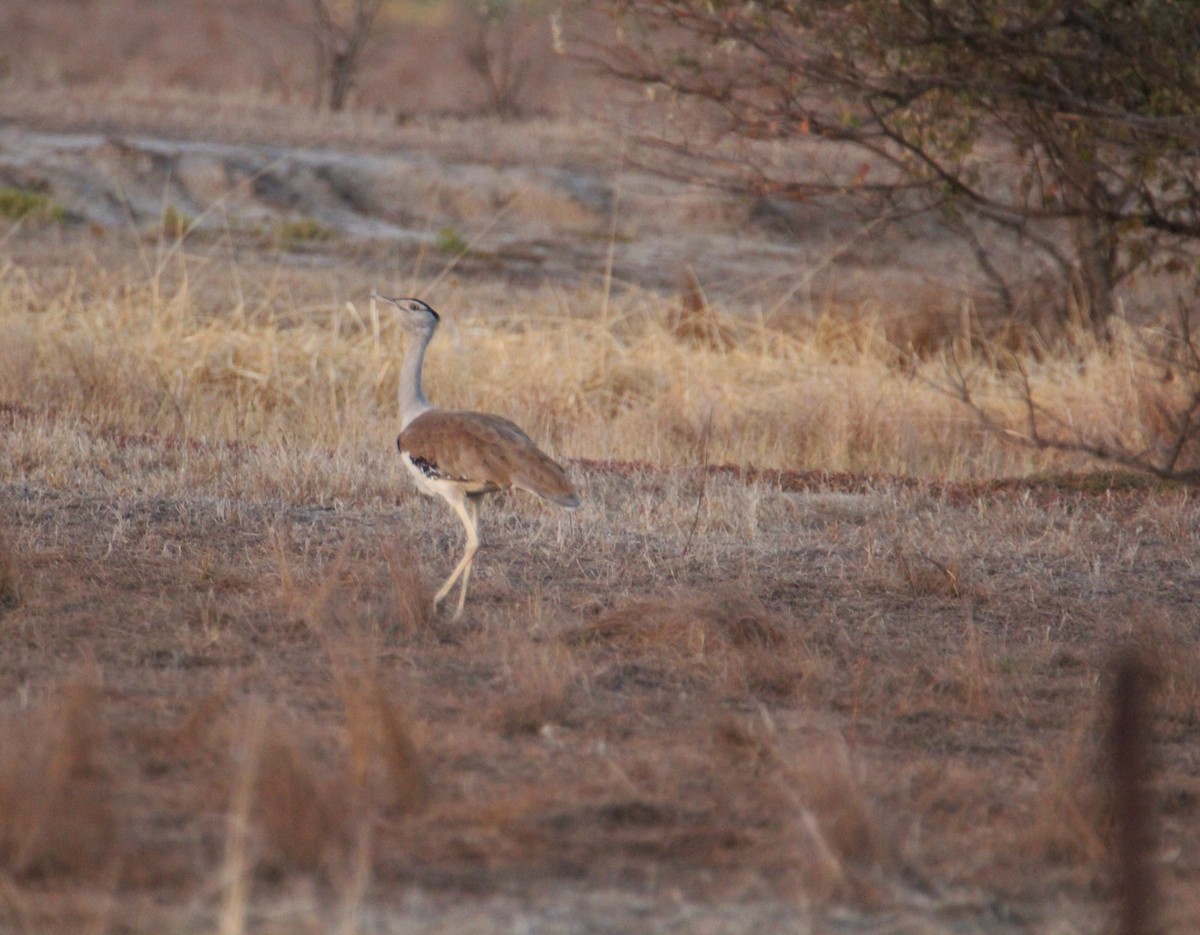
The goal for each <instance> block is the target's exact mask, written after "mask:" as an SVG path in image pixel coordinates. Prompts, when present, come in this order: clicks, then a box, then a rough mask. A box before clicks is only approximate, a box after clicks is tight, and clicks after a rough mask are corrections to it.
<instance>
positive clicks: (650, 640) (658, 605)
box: [569, 593, 787, 662]
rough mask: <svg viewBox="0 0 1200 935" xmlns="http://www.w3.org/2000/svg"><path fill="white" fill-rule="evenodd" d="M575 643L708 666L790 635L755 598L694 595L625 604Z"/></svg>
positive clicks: (782, 641)
mask: <svg viewBox="0 0 1200 935" xmlns="http://www.w3.org/2000/svg"><path fill="white" fill-rule="evenodd" d="M569 639H571V640H572V641H578V642H583V643H607V644H611V645H614V646H624V647H629V648H633V649H638V650H648V649H651V650H652V649H660V650H666V651H668V652H670V653H672V654H675V653H677V654H679V655H681V656H684V657H688V658H690V659H692V660H693V661H696V662H704V661H706V660H707V659H708V658H709V657H710V656H711V655H712V654H714V653H716V654H723V653H724V652H727V651H728V650H730V649H736V650H745V649H753V648H762V649H778V648H780V647H782V646H783V645H784V644H785V643H786V642H787V634H786V632H785V631H784V629H783V627H782V625H781V624H780V623H779V621H778V620H776V619H775V618H774V616H772V614H771V613H770V612H769V611H768V610H767V609H766V608H765V607H764V606H763V605H762V603H761V602H759V601H757V600H755V599H754V598H750V597H744V596H739V595H730V594H724V593H722V594H714V593H694V594H683V595H680V596H678V597H676V598H644V599H641V600H634V601H632V602H629V603H626V604H622V605H620V606H617V607H615V608H613V609H612V610H609V611H606V612H605V613H603V614H601V615H600V616H599V617H598V618H597V619H596V620H594V621H592V622H590V623H588V624H586V625H585V626H584V627H582V628H580V629H579V630H576V631H574V632H573V633H572V634H571V635H570V637H569Z"/></svg>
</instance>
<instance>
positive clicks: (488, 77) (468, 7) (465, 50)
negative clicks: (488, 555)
mask: <svg viewBox="0 0 1200 935" xmlns="http://www.w3.org/2000/svg"><path fill="white" fill-rule="evenodd" d="M458 12H459V19H460V21H461V22H462V23H463V32H464V33H465V35H464V38H463V40H462V55H463V59H464V61H465V62H466V64H467V67H468V69H470V71H471V73H472V74H473V75H474V76H475V77H476V78H477V79H478V81H479V83H480V84H481V85H482V87H483V92H484V99H485V110H486V112H487V113H489V114H493V115H495V116H497V117H500V118H501V119H504V120H511V119H513V118H515V117H520V116H522V115H523V114H524V112H525V108H526V105H525V98H526V95H527V92H528V91H529V88H530V82H531V81H532V79H533V78H534V77H535V76H536V74H537V73H538V71H539V69H540V68H541V67H543V65H544V59H545V57H546V55H547V53H548V39H549V29H548V27H547V22H546V16H545V15H544V14H543V13H542V11H541V10H540V9H539V4H537V3H536V2H531V0H459V3H458Z"/></svg>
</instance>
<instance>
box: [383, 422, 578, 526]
mask: <svg viewBox="0 0 1200 935" xmlns="http://www.w3.org/2000/svg"><path fill="white" fill-rule="evenodd" d="M396 443H397V445H398V446H399V447H400V450H401V451H403V452H405V453H406V454H408V455H409V457H411V458H412V459H413V460H414V461H421V462H424V463H425V464H427V465H429V466H430V467H431V468H432V469H433V470H434V471H436V473H437V475H438V476H440V477H443V478H446V479H449V480H454V481H457V482H460V483H462V484H464V485H465V486H469V487H470V489H471V490H472V491H473V492H479V493H483V492H485V491H490V490H497V489H500V488H503V487H519V488H521V489H522V490H527V491H529V492H530V493H533V494H537V495H538V496H539V497H545V498H546V499H547V500H551V501H553V502H555V503H558V504H560V505H562V506H566V507H575V506H578V505H579V495H578V494H577V493H576V492H575V489H574V488H573V487H572V486H571V482H570V481H569V480H567V476H566V474H565V473H564V472H563V469H562V468H561V467H559V466H558V465H557V464H556V463H555V462H554V461H553V460H552V459H551V458H550V457H549V456H548V455H546V454H545V453H544V452H543V451H541V450H540V449H539V448H538V447H537V445H535V444H534V443H533V440H532V439H530V437H529V436H528V435H526V434H525V433H524V432H523V431H521V429H520V427H518V426H517V425H515V424H514V423H512V422H510V421H509V420H508V419H504V418H502V417H500V416H493V415H489V414H487V413H482V412H456V411H447V410H437V409H435V410H431V411H429V412H426V413H424V414H422V415H420V416H418V417H417V418H416V419H414V420H413V421H412V422H411V423H409V425H408V426H407V427H406V428H405V429H404V431H403V432H401V433H400V437H399V438H398V439H397V440H396Z"/></svg>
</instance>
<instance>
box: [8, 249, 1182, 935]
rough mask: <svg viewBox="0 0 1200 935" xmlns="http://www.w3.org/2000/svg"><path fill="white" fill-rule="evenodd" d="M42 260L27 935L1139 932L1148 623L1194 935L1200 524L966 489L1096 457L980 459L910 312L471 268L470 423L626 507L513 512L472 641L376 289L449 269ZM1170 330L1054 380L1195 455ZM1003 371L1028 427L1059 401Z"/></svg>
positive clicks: (24, 763) (1067, 491)
mask: <svg viewBox="0 0 1200 935" xmlns="http://www.w3.org/2000/svg"><path fill="white" fill-rule="evenodd" d="M22 238H25V239H19V241H16V246H17V247H18V248H19V249H17V250H15V251H14V256H13V258H12V260H11V261H10V262H8V263H7V265H5V266H4V267H3V268H0V516H2V517H3V520H2V522H0V607H2V614H0V702H2V704H3V707H2V711H0V809H2V810H3V812H4V816H5V820H4V821H3V822H0V927H2V928H5V930H8V929H9V928H12V929H13V930H20V929H21V927H24V929H26V930H30V931H34V930H36V931H82V930H93V931H105V930H112V929H116V928H120V929H122V930H125V931H130V932H142V931H145V932H163V931H166V932H170V931H193V930H197V931H198V930H203V931H214V930H215V931H222V932H228V933H231V935H233V933H240V932H246V931H281V930H286V931H313V932H318V931H322V932H323V931H344V932H354V931H360V930H374V929H375V928H380V929H382V928H388V929H389V930H390V929H391V928H396V929H400V928H403V927H405V926H409V927H412V928H414V929H420V930H427V931H434V932H436V931H446V932H450V931H467V930H478V931H484V932H487V931H495V930H497V929H498V928H501V927H503V926H504V925H506V924H507V921H506V920H511V921H512V922H513V927H519V926H526V927H528V928H530V929H531V930H536V929H540V928H545V927H547V926H548V925H553V924H558V922H560V921H561V919H562V918H571V919H573V920H579V927H580V928H581V930H583V931H605V930H611V929H612V928H613V927H614V925H617V924H618V923H619V924H620V926H621V927H622V928H623V929H627V930H630V931H639V930H642V931H644V930H651V929H654V928H669V927H670V925H671V924H674V925H675V927H676V928H678V929H679V930H693V929H695V928H697V926H698V925H699V924H700V922H703V924H709V922H712V920H714V919H715V920H717V921H716V922H712V924H713V925H714V926H719V927H723V928H724V929H727V930H730V931H747V930H760V931H775V930H781V929H787V928H788V927H789V926H790V927H791V928H795V929H799V930H808V929H813V928H818V929H819V928H821V927H822V926H824V927H830V926H833V927H838V926H842V925H844V924H852V925H855V926H858V927H859V929H861V930H862V931H865V932H870V931H883V930H888V929H889V927H890V929H896V928H900V927H905V926H907V927H906V928H905V930H912V931H945V930H949V929H955V930H958V929H962V930H972V931H974V930H988V931H1019V930H1026V929H1029V928H1038V929H1045V930H1051V929H1056V928H1062V929H1063V930H1066V929H1067V928H1071V927H1073V928H1074V929H1076V930H1084V929H1093V928H1096V927H1098V925H1097V920H1098V919H1099V918H1101V917H1102V916H1103V915H1104V913H1105V911H1106V905H1107V903H1106V899H1107V891H1106V880H1107V860H1108V857H1109V853H1108V849H1109V840H1108V832H1107V829H1106V827H1105V824H1104V822H1105V819H1104V816H1103V814H1102V810H1101V807H1100V804H1099V803H1101V802H1102V799H1103V792H1104V790H1103V788H1102V782H1101V780H1100V779H1099V778H1098V776H1099V774H1100V770H1099V767H1098V765H1097V753H1096V750H1097V749H1098V738H1099V736H1100V730H1101V727H1100V725H1101V724H1102V721H1103V712H1102V709H1101V705H1102V697H1103V695H1102V689H1103V681H1104V673H1105V671H1106V666H1107V662H1108V657H1109V648H1110V647H1111V646H1113V645H1118V644H1123V643H1125V642H1128V641H1129V640H1131V639H1134V640H1135V641H1136V642H1139V643H1140V644H1141V645H1143V646H1145V647H1147V650H1148V656H1149V657H1150V658H1151V659H1152V660H1153V666H1154V668H1155V669H1156V670H1157V672H1158V676H1159V682H1158V686H1157V689H1156V691H1157V695H1156V698H1157V699H1158V700H1157V704H1158V709H1157V710H1158V721H1157V722H1156V750H1157V756H1158V758H1159V760H1158V762H1159V770H1160V772H1159V775H1158V779H1157V785H1156V790H1157V793H1158V794H1159V795H1160V796H1161V799H1160V805H1161V807H1160V809H1159V811H1160V817H1161V819H1162V822H1163V828H1162V842H1163V849H1162V858H1161V864H1162V868H1161V869H1162V873H1163V876H1164V892H1165V895H1166V898H1167V899H1169V900H1170V902H1171V905H1172V907H1173V908H1172V916H1171V919H1172V924H1174V925H1175V926H1176V928H1177V930H1178V931H1180V932H1182V931H1188V930H1190V929H1192V928H1195V925H1196V921H1197V918H1198V916H1197V912H1198V911H1200V906H1197V903H1196V900H1195V897H1194V893H1195V891H1196V883H1197V881H1198V880H1200V857H1198V855H1200V837H1198V832H1197V828H1200V821H1198V820H1197V819H1198V816H1200V786H1198V785H1197V778H1196V776H1197V773H1196V765H1195V756H1194V750H1195V745H1196V740H1197V731H1198V730H1200V662H1197V660H1198V659H1200V648H1198V646H1197V636H1196V632H1195V621H1194V616H1195V614H1194V611H1195V591H1196V587H1197V577H1196V570H1195V561H1194V557H1195V554H1196V550H1197V548H1198V547H1200V534H1198V532H1197V531H1198V530H1200V507H1198V505H1197V503H1196V502H1195V499H1194V498H1193V497H1192V496H1191V495H1190V494H1189V493H1187V492H1186V491H1180V490H1175V489H1171V488H1163V487H1158V486H1153V485H1140V486H1139V485H1125V486H1123V487H1118V488H1113V489H1104V488H1103V485H1099V484H1094V485H1092V486H1088V485H1081V484H1075V485H1068V484H1053V483H1049V484H1048V483H1038V482H1036V481H1030V482H1029V483H1026V484H1008V485H997V486H987V485H972V484H964V483H955V481H965V480H972V479H977V478H996V477H999V476H1009V475H1013V474H1026V475H1028V474H1031V473H1034V472H1038V471H1048V470H1066V469H1070V468H1073V467H1076V466H1078V464H1077V462H1075V461H1073V460H1072V459H1070V458H1068V457H1064V456H1061V455H1054V454H1051V453H1033V452H1029V451H1026V450H1022V449H1015V448H1012V447H1009V446H1007V445H1005V444H1004V443H1003V442H1002V441H1001V440H999V439H997V438H996V437H994V436H991V435H988V434H985V433H981V432H980V431H979V430H978V428H977V427H976V425H975V424H974V423H973V421H972V420H971V419H970V418H969V417H968V416H966V415H965V414H964V413H962V412H961V411H960V410H959V409H958V408H956V404H955V403H954V402H953V401H952V400H950V399H948V398H947V397H946V396H945V395H942V394H939V393H938V392H936V391H935V390H933V389H931V386H930V384H931V383H934V382H937V381H938V380H940V379H942V378H943V377H944V370H943V367H944V361H943V360H941V359H939V358H937V357H936V356H935V357H931V358H930V359H928V360H926V361H925V362H917V361H915V360H914V359H913V358H912V355H911V354H910V353H906V352H905V350H904V349H903V348H898V347H897V344H896V342H895V341H894V340H892V339H891V338H894V337H895V336H896V334H897V331H896V325H895V322H894V320H893V319H894V318H895V316H894V315H892V316H882V315H868V314H865V313H863V314H859V315H858V316H857V317H851V318H849V319H848V318H846V317H836V316H833V315H829V316H825V317H817V318H815V319H813V320H810V321H807V322H803V323H795V322H792V323H786V322H781V321H772V320H771V319H770V318H769V317H768V316H765V315H764V316H761V317H758V316H755V315H749V316H734V315H731V314H728V313H727V311H725V310H723V309H722V308H720V307H719V306H715V305H712V304H710V303H709V302H708V299H707V298H706V297H704V296H702V295H701V296H699V297H697V296H696V295H692V297H691V298H690V299H688V302H689V303H690V305H688V306H687V308H688V309H689V311H688V312H687V314H681V313H680V312H679V311H678V305H677V302H676V299H674V298H673V297H670V296H666V297H663V296H658V295H655V294H651V293H649V292H642V291H639V290H636V289H632V288H627V289H619V290H613V291H611V292H601V291H599V290H597V289H595V288H593V287H590V286H588V285H586V284H583V285H579V286H570V287H569V286H565V285H537V286H528V285H521V284H520V283H513V282H510V281H508V280H506V279H502V278H495V279H479V278H471V277H464V278H461V279H460V278H455V277H454V276H448V277H446V278H444V279H443V280H442V281H441V282H440V284H439V285H438V287H437V289H436V291H435V292H434V293H433V294H431V295H429V298H430V300H431V301H432V302H433V303H434V304H435V305H436V306H437V307H439V308H440V309H441V310H442V311H444V312H446V316H445V317H446V320H447V324H446V329H445V333H444V334H443V335H442V336H441V338H440V340H439V341H438V343H437V344H435V345H434V347H433V349H432V351H431V359H430V361H429V367H428V382H429V386H428V389H429V393H430V395H431V397H433V398H434V399H435V400H437V401H438V402H440V403H443V404H445V405H448V406H464V407H477V408H483V409H491V410H498V411H502V412H504V413H505V414H507V415H509V416H511V417H512V418H514V419H515V420H516V421H518V422H520V423H522V424H523V425H525V426H526V427H527V428H528V429H529V430H530V432H531V434H533V435H534V436H535V437H536V438H538V439H540V440H544V441H546V443H547V444H548V446H549V447H550V448H552V449H553V450H554V452H555V453H556V454H557V455H559V456H560V457H563V458H564V459H565V460H567V461H568V468H569V470H570V472H571V473H572V475H573V477H574V479H576V480H577V481H578V482H579V484H580V486H581V488H582V490H583V492H584V494H585V505H584V507H583V508H582V509H581V510H580V511H578V512H577V513H575V514H571V515H569V516H568V515H564V514H562V513H560V512H557V511H551V510H549V509H544V508H543V507H542V506H541V505H540V504H538V503H536V502H533V501H531V499H530V498H527V497H524V496H521V495H513V496H503V497H497V498H493V502H491V503H489V504H488V505H487V506H486V507H485V509H484V516H483V539H484V543H485V548H484V551H483V552H482V553H481V554H480V556H479V559H478V561H477V564H476V569H475V572H474V577H473V579H472V592H471V598H470V601H469V602H468V605H467V614H466V616H465V619H464V620H463V621H462V622H461V623H458V624H454V623H450V622H449V621H447V620H446V619H445V618H444V617H438V616H436V615H433V614H431V613H430V610H429V606H428V605H429V598H430V593H431V589H430V587H429V584H428V583H429V582H435V581H438V580H440V579H441V578H442V576H444V574H445V573H446V572H447V570H448V569H449V568H450V567H452V565H453V562H454V561H455V559H456V557H457V555H458V553H459V550H460V548H461V543H460V535H461V532H460V530H459V528H458V524H457V523H456V522H455V520H454V518H453V517H452V516H451V515H450V514H449V513H448V511H446V510H445V509H444V508H443V507H442V505H441V504H438V503H434V502H430V501H427V500H423V499H421V498H419V497H417V496H416V495H415V494H414V493H413V491H412V490H411V488H410V487H409V486H408V485H407V482H406V480H405V479H404V477H403V474H402V471H401V470H400V468H399V466H398V465H397V463H396V459H395V454H394V447H393V446H394V434H395V430H396V426H395V420H396V412H395V396H396V384H395V381H396V369H397V364H398V358H399V353H400V348H399V336H398V334H397V333H396V329H395V328H394V326H393V323H392V322H390V321H389V320H387V319H386V318H379V317H376V315H375V314H373V311H372V309H371V308H370V306H369V304H368V303H367V302H366V301H365V300H364V298H363V295H364V293H365V292H366V287H365V286H364V284H363V282H362V279H363V276H364V273H363V267H367V268H369V269H370V271H371V274H372V275H374V276H376V278H378V279H381V280H384V282H379V283H377V285H379V286H380V287H381V288H384V289H385V290H387V291H393V292H411V291H418V289H419V287H420V283H421V282H424V281H425V280H424V279H422V278H420V277H417V276H416V275H415V274H414V275H406V274H402V273H399V272H397V271H396V269H395V265H394V263H392V262H391V260H381V259H380V258H379V256H377V255H375V254H372V253H371V252H370V251H369V250H367V251H366V252H365V253H364V254H362V255H358V254H354V253H352V252H350V251H349V250H348V249H347V250H346V251H345V252H339V251H340V250H343V247H337V246H328V250H329V253H328V254H327V255H326V257H325V260H326V262H323V263H322V264H320V265H317V266H313V267H306V266H304V265H302V264H293V263H292V262H291V261H290V259H289V258H288V257H287V256H280V255H276V254H272V253H269V252H267V253H251V254H246V253H242V254H240V255H239V256H238V259H236V260H234V259H231V258H230V257H231V256H233V255H234V252H235V251H234V250H233V249H232V248H231V245H230V244H227V243H224V242H221V241H219V240H213V241H203V240H201V241H198V242H193V240H192V239H189V240H188V241H187V242H186V243H185V244H182V245H181V244H178V243H175V242H172V241H169V240H162V241H151V242H139V243H137V244H129V243H124V242H122V243H113V242H112V239H108V240H106V239H105V238H103V237H96V238H93V237H91V235H89V234H87V233H85V232H79V231H67V232H60V233H53V232H47V231H41V232H30V233H29V234H28V237H27V238H26V236H25V234H22ZM60 238H61V239H60ZM255 249H260V250H261V249H262V245H261V244H260V245H258V247H256V248H255ZM360 264H362V266H360ZM601 308H606V309H607V315H606V316H601V315H600V314H599V310H600V309H601ZM859 311H860V312H861V311H862V310H859ZM903 311H905V309H900V310H899V312H897V314H899V313H900V312H903ZM919 312H920V310H919V309H917V310H915V313H914V314H915V315H916V317H919ZM889 336H891V337H889ZM1147 340H1148V337H1147V335H1146V334H1144V333H1137V332H1134V331H1129V332H1127V333H1126V334H1124V335H1123V336H1122V337H1121V339H1120V340H1119V341H1117V342H1116V343H1115V344H1114V345H1113V346H1112V347H1107V348H1100V347H1095V346H1087V345H1086V344H1082V343H1081V344H1079V345H1077V347H1076V349H1075V352H1074V356H1072V357H1070V358H1069V359H1067V358H1065V357H1064V358H1056V357H1054V356H1052V355H1051V356H1047V355H1045V354H1043V353H1039V354H1036V355H1035V354H1030V355H1029V356H1028V357H1027V358H1022V361H1021V362H1022V364H1023V366H1024V368H1025V369H1026V371H1027V372H1028V373H1029V375H1030V378H1031V380H1032V383H1033V386H1034V388H1035V391H1036V393H1037V394H1038V398H1039V399H1040V400H1042V401H1043V402H1045V403H1046V404H1047V405H1051V406H1054V407H1056V408H1058V409H1059V410H1060V411H1062V412H1063V413H1064V414H1069V417H1070V419H1071V420H1072V422H1073V424H1075V425H1078V426H1081V427H1083V428H1086V429H1087V430H1089V431H1095V432H1097V433H1100V434H1104V433H1111V434H1119V435H1120V436H1121V437H1122V438H1124V439H1126V440H1127V442H1128V443H1129V444H1141V445H1152V444H1154V442H1155V439H1156V438H1158V437H1160V436H1161V434H1162V433H1163V432H1166V431H1169V428H1170V427H1169V424H1168V425H1166V427H1165V428H1164V423H1162V421H1161V419H1159V418H1158V417H1157V416H1156V415H1155V414H1156V413H1158V414H1161V411H1162V407H1161V406H1160V405H1159V402H1161V401H1162V399H1163V398H1164V397H1163V396H1162V394H1167V397H1166V398H1167V399H1168V402H1169V398H1170V394H1171V393H1174V392H1176V391H1177V387H1175V386H1174V385H1173V384H1171V383H1169V382H1168V383H1163V382H1162V381H1161V380H1160V379H1159V377H1160V376H1161V375H1159V374H1156V372H1155V371H1154V370H1153V368H1150V367H1149V366H1148V365H1147V364H1146V363H1145V362H1144V358H1143V355H1142V353H1141V350H1142V348H1143V346H1144V345H1145V343H1146V342H1147ZM965 360H966V361H967V365H968V366H969V368H970V377H971V379H972V380H973V381H975V383H976V385H977V386H979V387H980V388H981V389H982V390H984V391H986V392H987V393H989V394H990V395H991V396H992V397H993V398H994V399H996V400H997V401H998V405H999V406H1001V407H1010V408H1008V409H1006V412H1007V416H1008V417H1010V418H1011V419H1012V420H1013V424H1019V420H1020V418H1021V409H1020V406H1019V405H1018V403H1017V401H1015V400H1013V399H1012V398H1011V397H1012V393H1013V390H1014V388H1015V386H1016V384H1015V382H1014V378H1013V371H1012V370H1011V369H1006V368H1005V367H1004V366H1002V364H1003V363H1004V361H1003V360H1001V359H998V358H989V357H988V355H987V354H978V353H977V354H975V355H974V356H969V357H967V358H965ZM1009 363H1011V360H1010V361H1009ZM571 459H579V460H574V461H572V460H571ZM725 462H727V463H729V464H731V465H737V466H740V467H738V468H737V469H731V470H724V469H718V468H719V467H720V466H721V465H722V463H725ZM703 465H710V466H712V469H711V470H706V469H703V468H702V466H703ZM751 466H752V467H753V468H755V469H757V470H750V468H751ZM766 468H779V469H784V470H783V472H782V473H771V472H769V471H765V470H762V469H766ZM805 468H809V469H813V470H814V471H818V472H821V473H819V474H815V475H811V476H810V475H803V474H795V473H788V471H795V470H799V469H805ZM837 471H845V472H857V473H859V474H861V475H866V476H856V477H847V476H838V475H836V474H834V473H832V472H837ZM826 472H829V473H826ZM893 472H897V473H903V474H907V475H910V478H909V479H908V480H907V481H904V480H900V479H896V478H891V479H889V478H888V477H886V475H887V474H889V473H893ZM606 894H607V895H606ZM631 907H632V908H631ZM847 910H849V912H847ZM689 913H690V915H689ZM663 919H669V920H672V921H671V923H670V924H663V925H658V924H657V923H658V922H659V921H661V920H663ZM847 919H851V920H857V921H854V922H852V923H846V920H847ZM498 920H499V921H498ZM614 920H617V921H615V922H614ZM648 920H650V921H648ZM781 920H782V921H781ZM898 920H899V921H898ZM675 923H677V924H675ZM860 923H861V924H860Z"/></svg>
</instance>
